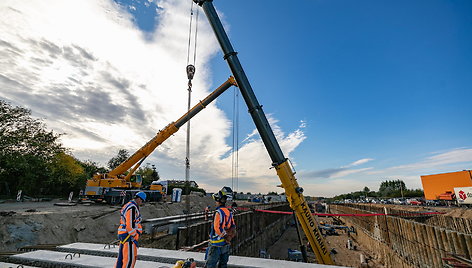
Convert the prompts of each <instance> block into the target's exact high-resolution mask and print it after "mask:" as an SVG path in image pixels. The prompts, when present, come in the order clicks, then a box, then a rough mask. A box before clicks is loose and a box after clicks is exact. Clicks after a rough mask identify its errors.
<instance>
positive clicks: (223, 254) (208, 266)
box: [205, 244, 230, 268]
mask: <svg viewBox="0 0 472 268" xmlns="http://www.w3.org/2000/svg"><path fill="white" fill-rule="evenodd" d="M229 247H230V245H229V244H228V245H224V246H213V245H211V244H210V245H209V246H208V248H207V252H206V256H205V259H206V262H205V268H217V267H218V268H226V267H227V265H228V260H229Z"/></svg>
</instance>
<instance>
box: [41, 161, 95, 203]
mask: <svg viewBox="0 0 472 268" xmlns="http://www.w3.org/2000/svg"><path fill="white" fill-rule="evenodd" d="M49 169H50V171H51V176H50V177H49V180H48V181H47V183H46V186H48V189H51V190H52V194H63V195H64V194H67V193H68V192H70V191H71V190H72V191H78V190H80V189H81V188H83V186H84V185H85V181H86V180H87V173H86V172H85V169H84V167H83V166H82V165H81V164H80V162H79V161H78V160H77V159H75V158H74V157H73V156H71V155H69V154H66V153H58V154H57V155H56V156H55V158H54V160H53V161H52V162H51V163H50V165H49Z"/></svg>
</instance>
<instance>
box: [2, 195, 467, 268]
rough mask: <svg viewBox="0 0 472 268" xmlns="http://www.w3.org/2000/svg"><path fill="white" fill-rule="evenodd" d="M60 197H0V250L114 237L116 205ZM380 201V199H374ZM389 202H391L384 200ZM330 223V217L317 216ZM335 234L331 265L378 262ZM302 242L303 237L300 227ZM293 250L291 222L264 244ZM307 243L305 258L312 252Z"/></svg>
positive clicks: (158, 244)
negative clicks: (270, 242)
mask: <svg viewBox="0 0 472 268" xmlns="http://www.w3.org/2000/svg"><path fill="white" fill-rule="evenodd" d="M65 202H66V201H64V200H52V201H49V202H2V203H0V240H1V241H2V243H0V252H8V251H10V252H11V251H16V250H17V249H18V248H21V247H25V246H31V245H39V244H61V245H62V244H69V243H74V242H85V243H109V242H111V241H114V240H115V239H116V229H117V226H118V224H119V210H120V208H121V206H109V205H96V204H93V205H91V204H77V205H74V206H57V205H55V204H58V203H62V204H63V205H64V203H65ZM206 206H211V207H213V206H214V202H213V200H212V199H211V198H209V197H201V196H190V212H191V213H193V212H201V211H203V210H204V208H205V207H206ZM378 206H386V205H378ZM387 206H393V205H387ZM185 207H186V203H185V201H183V202H181V203H169V202H160V203H154V204H153V203H148V204H146V205H145V206H143V207H142V209H141V213H142V215H143V217H144V218H145V219H146V218H158V217H165V216H172V215H180V214H184V213H185ZM396 208H399V209H407V210H411V211H426V210H429V211H440V212H444V213H446V214H445V215H449V216H453V217H462V218H472V209H465V208H456V207H420V206H396ZM320 220H323V221H325V222H326V223H331V219H330V218H320ZM337 233H338V235H329V236H326V241H327V244H328V247H329V248H330V249H334V250H335V251H336V253H335V254H333V255H332V256H333V258H334V260H335V262H336V264H337V265H342V266H349V267H360V258H361V257H360V255H361V254H362V255H363V256H364V257H365V259H367V260H368V266H369V267H384V266H383V265H382V263H380V262H379V261H378V256H377V255H376V252H369V251H368V250H366V249H365V248H364V247H363V246H362V245H359V244H357V242H356V241H353V245H354V246H355V247H356V249H354V250H350V249H347V248H346V243H347V240H348V239H349V237H348V234H347V233H346V232H345V231H344V230H337ZM301 234H302V236H303V239H304V244H307V240H306V239H305V238H304V234H303V233H301ZM143 242H145V245H143V246H144V247H155V248H169V249H172V247H173V246H174V245H175V244H173V241H172V237H167V240H166V238H165V237H164V238H163V239H162V240H157V241H152V240H150V239H149V240H148V241H143ZM289 248H290V249H295V250H299V239H298V235H297V232H296V229H295V226H294V225H293V224H292V225H291V226H290V227H288V228H287V230H286V231H285V232H284V234H283V235H282V236H281V237H280V239H279V240H278V241H277V242H275V243H274V244H273V245H272V246H271V247H269V248H267V249H265V250H266V251H267V253H268V254H269V255H270V258H273V259H280V260H286V259H287V257H288V249H289ZM307 249H308V257H309V260H310V261H312V262H313V261H314V254H313V253H312V252H311V249H310V248H309V247H307Z"/></svg>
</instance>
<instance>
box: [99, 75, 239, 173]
mask: <svg viewBox="0 0 472 268" xmlns="http://www.w3.org/2000/svg"><path fill="white" fill-rule="evenodd" d="M232 85H236V82H235V81H234V78H233V77H230V78H229V79H228V80H227V81H225V82H224V83H223V84H222V85H221V86H220V87H218V88H217V89H215V91H213V92H212V93H211V94H210V95H208V96H207V97H206V98H205V99H204V100H202V101H200V102H199V103H198V104H197V105H195V106H194V107H193V108H192V109H190V110H189V111H188V112H187V113H185V114H184V115H182V116H181V117H180V118H179V119H178V120H177V121H175V122H173V123H170V124H169V125H167V126H166V127H165V128H164V129H163V130H161V131H159V132H158V133H157V135H156V136H155V137H154V138H152V139H151V140H150V141H148V142H147V143H146V144H145V145H144V146H143V147H141V148H140V149H139V150H137V151H136V152H135V153H134V154H133V155H132V156H130V157H129V158H128V159H127V160H126V161H124V162H123V163H121V164H120V165H119V166H118V167H116V168H115V169H113V170H112V171H110V172H109V173H108V175H109V176H117V175H119V174H123V173H124V172H126V171H127V170H129V169H130V168H131V167H132V166H133V165H135V164H137V163H140V162H142V160H144V159H145V158H146V157H147V156H148V155H149V154H151V153H152V152H153V151H154V149H156V147H157V146H159V145H160V144H162V142H164V141H165V140H166V139H167V138H169V137H170V136H171V135H172V134H174V133H175V132H177V131H178V130H179V128H180V127H181V126H183V125H184V124H185V123H186V122H187V121H188V120H190V119H191V118H192V117H194V116H195V115H196V114H197V113H199V112H200V111H201V110H203V109H204V108H205V107H206V106H207V105H208V104H210V103H211V102H212V101H213V100H214V99H216V98H217V97H218V96H219V95H221V93H223V92H224V91H225V90H226V89H228V88H229V87H230V86H232ZM130 173H132V172H130Z"/></svg>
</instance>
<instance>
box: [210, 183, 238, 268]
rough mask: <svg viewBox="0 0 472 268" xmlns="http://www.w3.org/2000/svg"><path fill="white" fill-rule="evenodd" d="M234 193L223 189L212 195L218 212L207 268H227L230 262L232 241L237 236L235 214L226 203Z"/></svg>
mask: <svg viewBox="0 0 472 268" xmlns="http://www.w3.org/2000/svg"><path fill="white" fill-rule="evenodd" d="M232 193H233V191H232V190H231V188H230V187H223V189H221V190H220V191H218V193H215V194H213V195H212V197H213V199H214V200H215V202H216V206H217V208H216V212H215V215H214V217H213V224H212V227H211V231H210V242H209V243H208V248H207V252H206V255H205V260H206V262H205V267H206V268H216V267H218V268H226V267H227V263H228V260H229V249H230V241H231V239H232V238H233V237H234V236H235V235H236V224H235V223H234V219H233V213H231V211H230V210H229V209H228V208H226V201H227V200H228V199H231V196H232Z"/></svg>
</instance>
